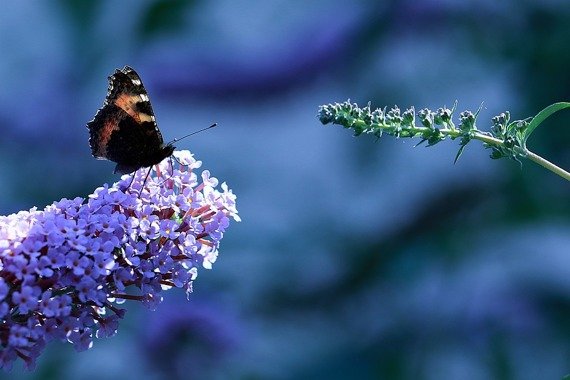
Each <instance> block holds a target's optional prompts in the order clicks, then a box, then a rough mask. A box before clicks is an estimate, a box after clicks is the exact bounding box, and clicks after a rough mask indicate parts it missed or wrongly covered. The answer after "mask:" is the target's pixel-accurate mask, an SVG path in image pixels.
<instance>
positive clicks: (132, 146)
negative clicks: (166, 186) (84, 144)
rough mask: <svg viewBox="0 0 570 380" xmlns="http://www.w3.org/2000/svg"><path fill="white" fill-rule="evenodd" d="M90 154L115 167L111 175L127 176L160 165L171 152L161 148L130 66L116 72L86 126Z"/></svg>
mask: <svg viewBox="0 0 570 380" xmlns="http://www.w3.org/2000/svg"><path fill="white" fill-rule="evenodd" d="M87 128H88V129H89V145H90V146H91V153H92V154H93V156H94V157H96V158H97V159H106V160H110V161H113V162H116V163H117V166H116V167H115V171H114V173H121V174H129V173H132V172H134V171H136V170H138V169H140V168H143V167H150V166H152V165H155V164H158V163H160V162H161V161H162V160H164V159H165V158H166V157H169V156H171V155H172V153H173V152H174V146H172V143H174V142H175V141H178V140H174V141H173V142H172V143H169V144H164V141H163V139H162V135H161V134H160V130H159V129H158V125H157V124H156V119H155V117H154V113H153V111H152V106H151V105H150V100H149V98H148V93H147V92H146V90H145V88H144V86H143V83H142V81H141V78H140V77H139V75H138V74H137V73H136V71H135V70H133V69H132V68H130V67H129V66H125V67H124V68H123V69H121V70H119V69H117V70H115V73H114V74H113V75H111V76H110V77H109V89H108V92H107V98H106V99H105V103H104V104H103V107H102V108H101V109H100V110H99V111H98V112H97V114H96V115H95V117H94V118H93V120H91V121H90V122H89V123H87Z"/></svg>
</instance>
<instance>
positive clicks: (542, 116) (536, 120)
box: [524, 102, 570, 143]
mask: <svg viewBox="0 0 570 380" xmlns="http://www.w3.org/2000/svg"><path fill="white" fill-rule="evenodd" d="M569 107H570V102H558V103H554V104H551V105H549V106H548V107H546V108H545V109H543V110H542V111H540V112H539V113H537V114H536V116H535V117H533V118H532V120H531V121H530V123H529V124H528V127H527V128H526V130H525V132H524V142H525V143H526V141H527V139H528V138H529V136H530V135H531V133H532V132H534V130H535V129H536V127H538V126H539V125H540V124H541V123H542V122H543V121H544V120H546V118H548V117H549V116H550V115H552V114H553V113H555V112H557V111H560V110H563V109H564V108H569Z"/></svg>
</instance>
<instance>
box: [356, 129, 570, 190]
mask: <svg viewBox="0 0 570 380" xmlns="http://www.w3.org/2000/svg"><path fill="white" fill-rule="evenodd" d="M357 123H358V124H360V123H362V127H364V128H366V127H368V125H366V123H364V122H363V121H360V120H359V121H357ZM372 127H373V128H378V129H384V130H388V131H389V132H394V128H393V127H391V126H384V125H379V124H372ZM409 130H410V131H411V132H412V133H413V134H418V135H422V134H423V133H425V132H428V128H427V127H418V126H413V127H411V128H410V129H409ZM439 132H440V133H441V134H443V135H445V136H449V137H451V138H457V137H461V131H460V130H458V129H451V128H441V129H439ZM472 138H473V139H475V140H479V141H483V142H484V143H487V144H488V145H494V146H501V145H503V141H502V140H500V139H497V138H495V137H491V136H489V135H487V134H485V133H482V132H476V133H475V134H474V135H473V136H472ZM515 149H517V148H516V147H515ZM518 150H520V153H521V155H522V156H525V157H527V158H528V159H529V160H531V161H533V162H535V163H537V164H539V165H540V166H542V167H543V168H545V169H547V170H550V171H551V172H553V173H554V174H557V175H559V176H560V177H562V178H564V179H566V180H567V181H570V173H569V172H567V171H566V170H564V169H562V168H561V167H559V166H556V165H555V164H553V163H552V162H550V161H548V160H546V159H544V158H542V157H541V156H539V155H538V154H535V153H533V152H531V151H530V150H528V149H526V150H523V149H521V148H518Z"/></svg>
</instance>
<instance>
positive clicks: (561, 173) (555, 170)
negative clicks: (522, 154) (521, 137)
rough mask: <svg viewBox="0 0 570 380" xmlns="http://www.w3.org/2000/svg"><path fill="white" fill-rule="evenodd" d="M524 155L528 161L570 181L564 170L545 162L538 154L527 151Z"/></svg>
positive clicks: (569, 175)
mask: <svg viewBox="0 0 570 380" xmlns="http://www.w3.org/2000/svg"><path fill="white" fill-rule="evenodd" d="M526 154H527V157H528V159H529V160H531V161H534V162H536V163H537V164H539V165H540V166H542V167H543V168H545V169H548V170H550V171H551V172H553V173H555V174H558V175H559V176H560V177H562V178H564V179H566V180H567V181H570V173H568V172H567V171H566V170H564V169H562V168H561V167H558V166H556V165H554V164H553V163H552V162H550V161H548V160H545V159H544V158H542V157H540V156H539V155H538V154H534V153H532V152H531V151H530V150H527V151H526Z"/></svg>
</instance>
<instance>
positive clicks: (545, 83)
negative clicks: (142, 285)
mask: <svg viewBox="0 0 570 380" xmlns="http://www.w3.org/2000/svg"><path fill="white" fill-rule="evenodd" d="M2 8H3V10H2V12H1V13H0V51H1V52H2V58H1V59H0V81H1V83H2V86H1V91H0V125H1V128H2V138H1V139H0V173H1V176H0V191H1V194H2V197H1V198H0V214H9V213H12V212H15V211H17V210H21V209H28V208H30V207H32V206H38V207H40V208H41V207H44V206H45V205H47V204H49V203H51V202H53V201H54V200H58V199H60V198H62V197H75V196H86V195H87V194H89V193H90V192H91V191H92V190H93V189H94V188H96V187H98V186H100V185H101V184H103V183H105V182H113V181H114V180H116V179H117V176H114V175H113V174H112V170H113V164H112V163H109V162H101V161H96V160H94V159H93V158H92V157H91V155H90V150H89V146H88V143H87V140H88V133H87V129H86V128H85V124H86V122H88V121H89V120H91V119H92V117H93V116H94V114H95V112H96V111H97V109H98V108H99V107H100V106H101V105H102V102H103V99H104V97H105V94H106V90H107V76H108V75H109V74H111V73H112V72H113V71H114V70H115V69H116V68H121V67H123V66H124V65H126V64H128V65H131V66H132V67H134V68H135V69H136V70H137V71H138V72H139V74H140V75H141V77H142V79H143V81H144V83H145V86H146V88H147V90H148V92H149V94H150V97H151V100H152V103H153V106H154V111H155V113H156V117H157V121H158V123H159V126H160V128H161V130H162V134H163V136H164V138H165V140H167V141H170V140H172V139H173V138H175V137H180V136H182V135H184V134H187V133H189V132H192V131H194V130H196V129H199V128H203V127H206V126H208V125H210V124H211V123H212V122H217V123H218V124H219V125H220V127H219V128H216V129H213V130H210V131H208V132H205V133H202V134H199V135H196V136H193V137H192V138H191V139H189V140H184V141H182V142H180V143H179V144H178V148H179V149H190V150H191V151H192V152H193V153H195V154H196V156H197V157H198V158H199V159H201V160H202V161H203V162H204V166H203V168H207V169H209V170H211V171H212V173H213V175H215V176H216V177H218V178H219V179H220V180H222V181H227V182H228V184H229V185H230V187H231V188H232V189H233V190H234V192H235V193H236V194H237V195H238V208H239V211H240V214H241V216H242V219H243V222H241V223H234V224H232V225H231V227H230V229H229V231H228V232H227V233H226V236H225V239H224V240H223V242H222V246H221V250H220V256H219V259H218V261H217V263H216V264H215V265H214V269H213V270H212V271H207V270H202V271H201V272H200V273H199V276H198V279H197V281H196V283H195V286H194V290H195V292H194V294H193V295H192V297H191V299H190V301H186V300H185V297H184V294H182V293H183V292H182V291H170V292H167V293H165V298H166V300H165V302H164V303H163V304H162V305H161V306H160V307H159V309H158V310H157V311H156V312H150V311H148V310H146V309H144V307H143V306H142V305H139V304H137V303H130V304H128V312H127V316H126V319H125V320H124V321H123V322H122V324H121V325H120V328H119V333H118V335H117V336H115V337H113V338H110V339H104V340H96V341H95V345H94V347H93V349H91V350H89V351H87V352H83V353H79V354H78V353H75V352H74V351H73V348H72V347H71V345H69V344H59V343H52V344H50V345H49V346H48V348H47V349H46V351H45V353H44V354H43V355H42V356H41V358H40V360H39V363H38V366H37V369H36V371H34V372H26V371H25V370H23V369H22V366H21V365H18V366H16V368H15V369H14V370H13V371H12V372H11V373H10V374H0V378H2V379H104V378H105V379H115V378H122V379H210V378H212V379H324V378H326V379H347V378H355V379H537V378H545V379H546V378H549V379H560V378H561V377H562V376H564V375H565V374H567V373H570V233H569V231H570V201H569V196H570V186H569V185H568V183H566V182H565V181H564V180H562V179H560V178H559V177H557V176H555V175H554V174H551V173H550V172H547V171H545V170H543V169H541V168H540V167H538V166H536V165H534V164H532V163H530V162H525V163H524V165H523V168H522V170H521V168H520V166H519V165H518V164H517V163H516V162H513V161H507V160H499V161H492V160H491V159H489V157H488V155H489V153H490V152H489V151H485V150H484V149H483V148H482V147H481V146H480V144H478V143H476V142H475V143H472V145H470V146H468V147H467V149H466V150H465V152H464V154H463V156H462V157H461V159H460V160H459V162H458V163H457V164H456V165H453V159H454V156H455V153H456V151H457V148H458V144H457V142H449V141H446V142H444V143H441V144H439V145H437V146H436V147H433V148H430V149H425V148H423V147H421V148H414V147H413V145H414V144H415V143H416V142H417V141H405V140H395V139H393V138H391V137H386V138H382V139H380V140H379V141H374V138H371V137H361V138H358V139H355V138H352V137H351V136H350V133H349V132H348V131H345V130H342V129H341V128H340V127H324V126H322V125H320V123H319V122H318V120H317V119H316V117H315V115H316V112H317V108H318V106H319V105H320V104H324V103H329V102H336V101H344V100H346V99H347V98H350V99H351V100H352V101H356V102H359V103H360V104H361V105H364V104H365V103H366V102H368V101H371V102H372V105H373V106H376V107H384V106H389V107H390V106H392V105H394V104H398V105H399V106H400V107H401V108H404V107H408V106H411V105H414V106H415V107H416V109H420V108H423V107H430V108H438V107H441V106H444V105H447V106H451V105H452V104H453V102H454V101H455V100H458V102H459V111H461V110H464V109H471V110H476V109H477V108H478V107H479V105H480V104H481V102H484V108H483V109H482V111H481V114H480V116H479V126H480V128H482V129H487V128H488V127H489V126H490V119H491V117H492V116H494V115H496V114H498V113H500V112H503V111H505V110H510V111H511V114H512V115H513V117H514V118H524V117H528V116H532V115H534V114H536V113H537V112H538V111H539V110H540V109H542V108H543V107H545V106H547V105H549V104H551V103H553V102H556V101H569V100H570V70H569V68H570V49H569V47H570V28H569V25H570V5H569V3H568V1H567V0H549V1H541V2H539V1H519V0H507V1H502V2H497V1H491V0H484V1H464V2H455V1H436V0H408V1H384V2H383V1H372V0H371V1H357V2H345V1H339V0H321V1H310V2H296V1H279V0H268V1H260V0H246V1H216V2H214V1H205V0H203V1H200V0H195V1H185V0H170V1H134V0H130V1H120V2H118V1H108V0H107V1H73V0H57V1H50V2H36V1H29V0H21V1H5V2H3V3H2ZM569 126H570V113H569V112H562V113H560V114H557V115H555V116H554V117H552V118H551V119H549V120H548V121H547V123H546V124H545V125H544V126H542V127H541V128H540V129H539V130H538V131H537V132H536V133H535V135H533V139H532V140H531V141H530V147H531V149H533V150H534V151H535V152H537V153H539V154H541V155H543V156H544V157H547V158H548V159H550V160H552V161H554V162H555V163H558V164H559V165H561V166H562V167H565V168H566V169H568V168H570V148H569V147H570V128H569Z"/></svg>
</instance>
